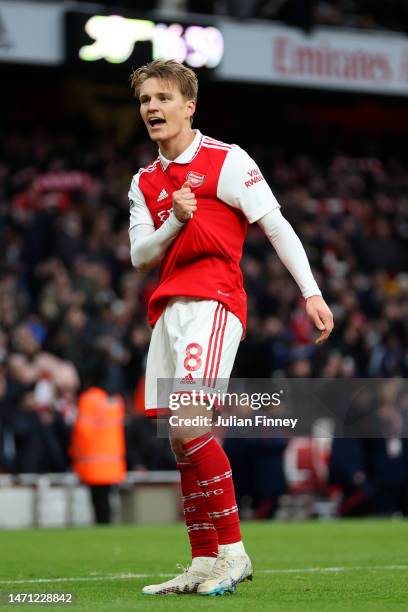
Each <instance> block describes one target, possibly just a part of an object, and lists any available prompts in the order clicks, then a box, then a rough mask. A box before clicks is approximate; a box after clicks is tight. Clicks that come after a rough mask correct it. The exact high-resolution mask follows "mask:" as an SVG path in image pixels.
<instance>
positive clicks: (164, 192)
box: [157, 189, 169, 202]
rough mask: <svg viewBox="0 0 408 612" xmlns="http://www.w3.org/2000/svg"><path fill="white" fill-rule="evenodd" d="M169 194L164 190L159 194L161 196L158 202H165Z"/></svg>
mask: <svg viewBox="0 0 408 612" xmlns="http://www.w3.org/2000/svg"><path fill="white" fill-rule="evenodd" d="M168 195H169V194H168V193H167V191H166V190H165V189H162V190H161V192H160V193H159V195H158V196H157V201H158V202H161V201H162V200H165V199H166V198H167V197H168Z"/></svg>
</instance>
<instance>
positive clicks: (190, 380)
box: [180, 374, 196, 385]
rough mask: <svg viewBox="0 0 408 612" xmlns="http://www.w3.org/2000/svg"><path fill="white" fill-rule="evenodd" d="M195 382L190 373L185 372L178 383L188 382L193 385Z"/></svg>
mask: <svg viewBox="0 0 408 612" xmlns="http://www.w3.org/2000/svg"><path fill="white" fill-rule="evenodd" d="M195 382H196V381H195V380H194V378H193V377H192V375H191V374H187V376H185V377H184V378H182V379H181V380H180V384H183V383H189V384H190V385H195Z"/></svg>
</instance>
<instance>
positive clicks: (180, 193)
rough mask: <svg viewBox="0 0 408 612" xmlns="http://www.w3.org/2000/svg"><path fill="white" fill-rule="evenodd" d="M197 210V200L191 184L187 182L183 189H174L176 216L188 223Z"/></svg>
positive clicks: (174, 210)
mask: <svg viewBox="0 0 408 612" xmlns="http://www.w3.org/2000/svg"><path fill="white" fill-rule="evenodd" d="M196 210H197V200H196V197H195V195H194V193H193V192H192V191H191V187H190V185H189V184H188V183H187V182H185V183H184V185H183V186H182V187H181V189H178V190H177V191H173V212H174V214H175V215H176V218H177V219H178V220H179V221H181V222H182V223H186V221H188V220H189V219H191V217H192V216H193V214H194V213H195V211H196Z"/></svg>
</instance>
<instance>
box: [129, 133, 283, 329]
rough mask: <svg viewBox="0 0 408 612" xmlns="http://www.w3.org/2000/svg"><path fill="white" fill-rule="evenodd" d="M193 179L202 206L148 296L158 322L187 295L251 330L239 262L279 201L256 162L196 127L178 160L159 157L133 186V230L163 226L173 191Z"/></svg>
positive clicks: (151, 317)
mask: <svg viewBox="0 0 408 612" xmlns="http://www.w3.org/2000/svg"><path fill="white" fill-rule="evenodd" d="M186 181H188V183H189V184H190V187H191V189H192V190H193V191H194V193H195V196H196V200H197V211H196V212H195V213H194V216H193V217H192V218H191V219H190V220H189V221H187V223H186V224H185V226H184V227H183V228H182V229H181V231H180V233H179V234H178V235H177V237H176V238H175V240H174V242H173V243H172V244H171V246H170V247H169V249H168V250H167V252H166V253H165V255H164V257H163V259H162V262H161V267H160V274H159V286H158V287H157V289H156V290H155V292H154V293H153V295H152V296H151V298H150V302H149V306H148V318H149V323H150V325H151V326H154V324H155V323H156V321H157V320H158V318H159V317H160V315H161V313H162V312H163V309H164V308H165V307H166V304H167V302H168V300H169V299H170V298H171V297H174V296H189V297H196V298H202V299H213V300H218V301H219V302H221V303H222V304H224V305H225V306H226V308H227V309H229V310H231V312H233V313H234V314H235V315H236V316H237V317H238V318H239V319H240V320H241V322H242V325H243V327H244V329H245V327H246V310H247V300H246V293H245V291H244V288H243V283H242V272H241V268H240V265H239V264H240V260H241V257H242V247H243V242H244V239H245V234H246V230H247V226H248V223H253V222H255V221H257V220H258V219H260V218H261V217H263V216H264V215H266V214H267V213H269V212H270V211H271V210H273V209H275V208H279V204H278V202H277V200H276V199H275V197H274V195H273V193H272V191H271V189H270V188H269V186H268V184H267V183H266V181H265V180H264V178H263V176H262V174H261V172H260V170H259V168H258V166H257V164H256V163H255V162H254V161H253V159H251V157H250V156H249V155H248V154H247V153H246V152H245V151H244V150H243V149H241V148H240V147H238V146H237V145H229V144H225V143H223V142H220V141H218V140H214V139H213V138H209V137H208V136H204V135H202V134H201V133H200V132H199V131H198V130H196V136H195V138H194V140H193V142H192V143H191V145H190V146H189V147H188V148H187V149H186V150H185V151H184V152H183V153H182V154H181V155H179V156H178V157H177V158H176V159H175V160H174V161H169V160H167V159H166V158H165V157H163V155H162V154H161V153H160V152H159V156H158V158H157V159H156V160H155V161H154V162H153V163H152V164H150V166H147V167H146V168H143V169H141V170H139V172H138V173H137V174H136V175H135V176H134V177H133V180H132V184H131V187H130V191H129V200H130V229H132V228H133V227H135V226H137V225H150V226H152V227H154V228H155V229H158V228H159V227H160V226H161V225H162V223H163V222H164V221H165V220H166V219H167V217H168V216H169V214H170V211H171V209H172V193H173V191H176V190H178V189H180V188H181V187H182V185H183V184H184V183H185V182H186Z"/></svg>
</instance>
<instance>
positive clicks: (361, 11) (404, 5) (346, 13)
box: [104, 0, 408, 32]
mask: <svg viewBox="0 0 408 612" xmlns="http://www.w3.org/2000/svg"><path fill="white" fill-rule="evenodd" d="M104 3H105V4H108V5H109V6H112V5H113V4H116V5H117V6H118V7H123V8H128V9H132V8H134V3H133V2H131V0H117V1H116V2H115V3H114V2H113V1H112V0H106V2H104ZM138 8H139V9H143V10H148V11H149V10H152V9H159V10H164V11H171V12H173V13H174V12H179V13H183V12H185V11H188V12H190V13H201V14H203V15H207V14H210V15H214V14H215V15H228V16H231V17H237V18H239V19H250V18H258V19H273V20H277V21H283V22H286V23H287V24H289V25H294V26H296V27H300V28H303V29H305V30H311V29H312V28H313V27H316V26H319V25H329V26H336V27H346V28H361V29H365V30H373V29H383V30H394V31H402V32H406V31H407V27H408V2H407V0H155V1H154V2H152V0H142V1H141V2H139V3H138Z"/></svg>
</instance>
